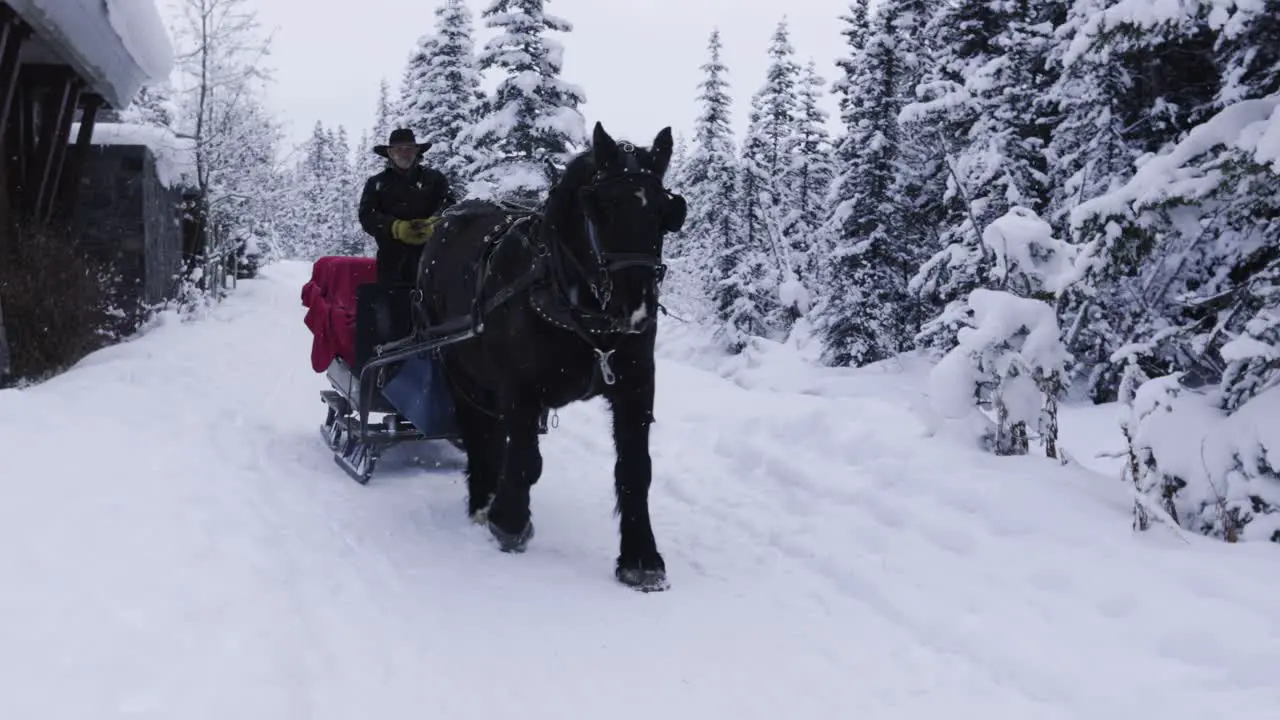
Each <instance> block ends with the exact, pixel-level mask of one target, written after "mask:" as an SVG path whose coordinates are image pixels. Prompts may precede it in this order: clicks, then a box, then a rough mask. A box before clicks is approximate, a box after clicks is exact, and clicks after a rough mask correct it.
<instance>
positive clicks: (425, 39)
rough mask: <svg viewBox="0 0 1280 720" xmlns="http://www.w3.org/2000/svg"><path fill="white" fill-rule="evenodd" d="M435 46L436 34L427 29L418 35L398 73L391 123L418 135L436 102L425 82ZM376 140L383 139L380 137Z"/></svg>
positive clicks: (420, 134) (424, 126)
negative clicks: (424, 33) (397, 91)
mask: <svg viewBox="0 0 1280 720" xmlns="http://www.w3.org/2000/svg"><path fill="white" fill-rule="evenodd" d="M438 47H439V38H437V37H436V36H435V35H432V34H430V33H428V34H426V35H422V36H421V37H419V38H418V41H417V42H416V43H415V44H414V46H413V50H412V51H410V52H409V58H408V59H407V60H406V61H405V64H404V72H403V73H402V74H401V76H400V98H399V100H398V101H397V102H396V106H395V110H396V116H395V126H396V127H406V128H409V129H410V130H412V131H413V134H414V135H416V136H417V137H419V138H421V137H422V136H423V135H426V133H427V123H428V122H429V121H430V120H429V118H430V117H431V115H432V113H434V112H435V111H436V110H437V109H438V106H437V104H436V98H435V97H434V96H432V95H431V93H430V91H429V88H428V85H429V83H430V79H429V78H428V75H429V74H430V72H431V58H432V57H434V56H435V54H436V51H437V49H438ZM380 142H386V139H385V138H383V139H382V140H381V141H380Z"/></svg>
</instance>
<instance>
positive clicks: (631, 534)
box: [610, 374, 668, 592]
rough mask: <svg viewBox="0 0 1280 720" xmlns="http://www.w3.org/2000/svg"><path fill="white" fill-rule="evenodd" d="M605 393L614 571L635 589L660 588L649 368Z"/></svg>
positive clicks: (663, 573) (662, 572)
mask: <svg viewBox="0 0 1280 720" xmlns="http://www.w3.org/2000/svg"><path fill="white" fill-rule="evenodd" d="M612 395H613V396H612V397H611V398H610V400H611V404H612V407H613V442H614V446H615V447H616V449H617V460H616V461H615V463H614V466H613V480H614V492H615V494H616V495H617V505H616V507H615V508H614V511H615V512H616V513H617V515H618V529H619V531H620V533H621V536H622V537H621V541H620V542H621V548H620V552H619V554H618V565H617V569H616V570H615V571H614V575H615V576H616V577H617V578H618V580H619V582H621V583H623V584H624V585H627V586H629V587H633V588H635V589H637V590H642V591H644V592H650V591H654V590H666V589H667V587H668V583H667V569H666V564H665V563H664V562H663V560H662V555H661V554H660V553H659V552H658V543H657V541H656V540H655V539H654V537H653V526H652V524H651V523H650V522H649V486H650V484H651V483H652V479H653V463H652V461H651V460H650V458H649V426H650V425H652V424H653V379H652V374H650V375H649V377H648V379H647V380H645V381H644V382H643V383H642V384H641V385H639V386H637V387H630V388H622V389H619V390H617V391H615V393H613V394H612Z"/></svg>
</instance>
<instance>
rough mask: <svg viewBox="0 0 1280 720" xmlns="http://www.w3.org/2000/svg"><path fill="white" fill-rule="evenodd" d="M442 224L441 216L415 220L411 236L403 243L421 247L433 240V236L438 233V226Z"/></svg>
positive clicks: (410, 232)
mask: <svg viewBox="0 0 1280 720" xmlns="http://www.w3.org/2000/svg"><path fill="white" fill-rule="evenodd" d="M439 223H440V216H439V215H433V216H431V217H429V218H422V219H419V220H413V221H412V222H411V224H410V228H409V236H408V237H406V238H405V239H404V241H403V242H407V243H409V244H410V245H421V244H423V243H425V242H426V241H428V240H430V239H431V235H432V234H433V233H435V231H436V225H438V224H439Z"/></svg>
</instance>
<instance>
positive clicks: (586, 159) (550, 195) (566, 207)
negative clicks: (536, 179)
mask: <svg viewBox="0 0 1280 720" xmlns="http://www.w3.org/2000/svg"><path fill="white" fill-rule="evenodd" d="M595 172H596V164H595V160H594V158H593V157H592V154H591V149H590V148H588V149H586V150H584V151H582V152H580V153H578V154H577V155H574V156H573V158H572V159H570V160H569V162H568V164H566V165H565V168H564V172H562V173H560V177H558V178H556V180H555V182H553V183H552V184H551V187H550V188H549V189H548V191H547V204H546V215H547V221H548V222H547V225H548V226H550V227H549V228H548V229H550V228H560V229H563V228H564V227H567V223H568V220H569V218H570V215H571V213H572V208H573V206H574V205H575V204H576V203H577V197H576V196H577V192H578V190H579V189H580V188H581V187H582V186H584V185H586V184H587V183H588V182H590V181H591V178H592V176H594V175H595Z"/></svg>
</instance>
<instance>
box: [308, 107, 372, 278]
mask: <svg viewBox="0 0 1280 720" xmlns="http://www.w3.org/2000/svg"><path fill="white" fill-rule="evenodd" d="M361 183H362V178H360V177H358V176H357V175H356V174H355V170H354V168H353V167H352V163H351V153H350V148H349V146H348V141H347V136H346V128H343V127H341V126H339V127H338V128H337V129H336V130H333V129H327V128H325V127H324V126H323V125H322V124H321V123H319V122H317V123H316V125H315V128H314V129H313V130H312V133H311V137H310V138H309V139H308V140H307V142H306V143H305V145H304V146H303V156H302V158H301V160H300V162H299V164H298V168H297V172H296V181H295V187H296V193H297V195H296V200H295V202H296V211H295V212H296V214H297V215H299V216H300V220H301V222H300V223H299V224H300V226H301V228H300V229H301V230H302V231H303V232H302V234H301V235H300V237H299V238H298V240H297V243H296V245H295V248H294V253H295V256H296V257H301V258H304V259H308V260H314V259H316V258H318V257H321V256H323V255H358V256H363V255H369V254H370V253H371V252H372V248H371V247H370V246H369V239H368V236H367V235H366V234H365V233H364V232H363V230H361V228H360V225H359V221H358V220H357V218H356V203H357V202H358V200H359V197H360V195H359V188H360V185H361Z"/></svg>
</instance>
